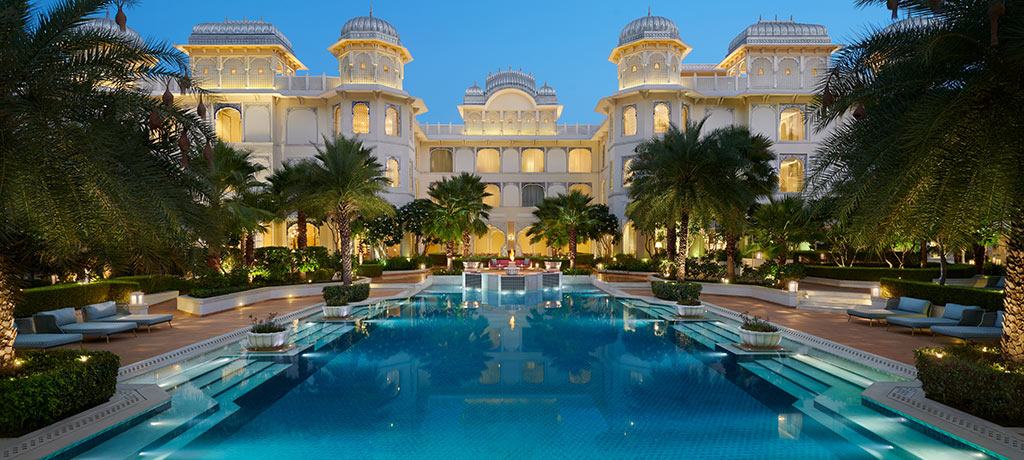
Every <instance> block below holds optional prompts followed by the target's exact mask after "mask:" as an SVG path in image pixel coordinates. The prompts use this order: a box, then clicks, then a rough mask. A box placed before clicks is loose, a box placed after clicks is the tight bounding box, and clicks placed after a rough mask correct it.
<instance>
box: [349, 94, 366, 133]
mask: <svg viewBox="0 0 1024 460" xmlns="http://www.w3.org/2000/svg"><path fill="white" fill-rule="evenodd" d="M368 132H370V106H369V105H368V104H367V103H365V102H357V103H356V104H355V105H353V106H352V133H353V134H365V133H368Z"/></svg>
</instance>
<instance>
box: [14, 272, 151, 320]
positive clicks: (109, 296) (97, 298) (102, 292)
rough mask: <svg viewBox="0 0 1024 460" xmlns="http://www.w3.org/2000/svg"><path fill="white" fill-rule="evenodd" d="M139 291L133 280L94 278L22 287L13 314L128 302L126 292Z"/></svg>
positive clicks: (18, 316) (27, 315) (23, 315)
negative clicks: (19, 298) (102, 303)
mask: <svg viewBox="0 0 1024 460" xmlns="http://www.w3.org/2000/svg"><path fill="white" fill-rule="evenodd" d="M138 290H139V283H136V282H134V281H96V282H94V283H88V284H77V283H70V284H56V285H53V286H43V287H37V288H31V289H25V290H24V291H22V292H21V301H20V302H18V305H17V306H16V307H15V309H14V316H15V317H16V318H24V317H29V316H32V315H34V314H36V313H39V312H42V311H50V310H57V309H60V308H67V307H73V308H81V307H84V306H86V305H91V304H94V303H100V302H106V301H108V300H113V301H114V302H122V303H127V302H128V300H129V294H131V292H132V291H138Z"/></svg>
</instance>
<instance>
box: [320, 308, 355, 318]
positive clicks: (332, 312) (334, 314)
mask: <svg viewBox="0 0 1024 460" xmlns="http://www.w3.org/2000/svg"><path fill="white" fill-rule="evenodd" d="M351 315H352V306H351V305H324V316H325V317H327V318H345V317H348V316H351Z"/></svg>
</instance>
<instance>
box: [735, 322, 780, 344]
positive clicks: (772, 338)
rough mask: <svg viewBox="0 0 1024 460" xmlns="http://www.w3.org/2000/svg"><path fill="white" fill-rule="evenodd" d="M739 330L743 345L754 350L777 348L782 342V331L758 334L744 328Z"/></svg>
mask: <svg viewBox="0 0 1024 460" xmlns="http://www.w3.org/2000/svg"><path fill="white" fill-rule="evenodd" d="M736 329H737V330H739V333H740V339H741V340H743V343H744V344H745V345H747V346H749V347H753V348H766V349H768V348H776V347H778V346H779V343H780V342H782V331H775V332H756V331H748V330H746V329H743V328H742V327H738V328H736Z"/></svg>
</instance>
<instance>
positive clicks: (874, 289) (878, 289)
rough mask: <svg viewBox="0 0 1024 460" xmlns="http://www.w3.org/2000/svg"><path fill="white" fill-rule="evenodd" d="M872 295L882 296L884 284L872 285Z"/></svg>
mask: <svg viewBox="0 0 1024 460" xmlns="http://www.w3.org/2000/svg"><path fill="white" fill-rule="evenodd" d="M871 297H882V286H872V287H871Z"/></svg>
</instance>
